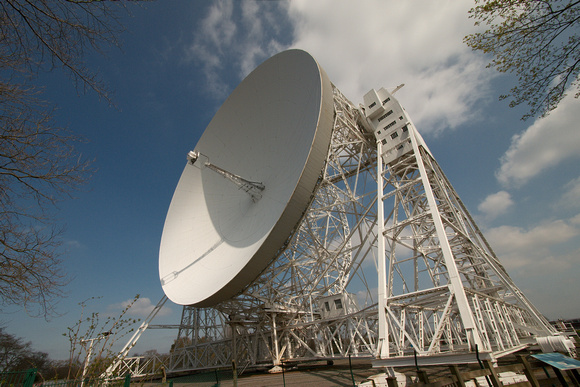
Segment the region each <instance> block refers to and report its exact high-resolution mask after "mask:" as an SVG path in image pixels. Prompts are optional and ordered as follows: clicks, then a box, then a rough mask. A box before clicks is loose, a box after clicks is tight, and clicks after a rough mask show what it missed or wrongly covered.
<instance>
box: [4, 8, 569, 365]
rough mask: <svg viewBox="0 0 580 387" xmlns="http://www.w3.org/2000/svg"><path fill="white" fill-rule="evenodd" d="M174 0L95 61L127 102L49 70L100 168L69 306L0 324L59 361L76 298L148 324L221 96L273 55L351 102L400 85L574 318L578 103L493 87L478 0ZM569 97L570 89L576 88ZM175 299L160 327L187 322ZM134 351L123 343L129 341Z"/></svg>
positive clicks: (72, 260) (68, 237)
mask: <svg viewBox="0 0 580 387" xmlns="http://www.w3.org/2000/svg"><path fill="white" fill-rule="evenodd" d="M354 4H355V3H354V2H352V1H346V0H343V1H340V0H317V1H301V0H298V1H292V2H270V1H244V2H234V1H214V2H207V1H173V2H146V3H144V4H127V8H128V9H129V10H130V11H131V14H132V15H131V17H126V18H124V19H123V24H124V25H125V26H126V28H127V31H126V32H125V33H124V34H123V35H122V36H121V40H122V42H123V47H122V49H121V50H117V49H113V48H111V49H110V50H108V51H107V56H106V57H102V56H97V55H90V56H89V57H88V58H87V61H88V63H89V65H90V67H91V68H93V69H95V70H98V71H99V72H100V74H101V75H102V77H103V78H104V80H105V81H106V82H107V83H108V84H109V85H110V87H111V89H113V90H114V91H115V96H114V101H115V103H116V105H117V108H112V107H110V106H108V105H107V104H106V102H103V101H99V99H98V97H97V96H95V95H94V94H90V93H89V94H86V95H79V94H78V93H77V91H76V90H75V89H74V87H73V85H72V83H71V82H70V81H69V79H68V77H67V76H66V75H65V74H63V73H61V72H59V71H53V72H51V73H47V74H43V75H42V77H41V78H40V80H39V82H40V83H41V84H42V85H44V86H45V97H46V98H47V99H49V100H51V101H54V102H55V103H57V105H58V107H59V110H58V111H57V113H56V115H55V118H56V120H57V122H58V123H59V124H62V125H66V126H68V127H69V128H70V129H71V130H72V131H74V132H75V133H77V134H79V135H82V136H84V137H85V138H86V139H87V142H86V143H83V144H80V145H79V148H80V150H81V151H82V153H83V154H84V155H85V156H86V157H88V158H94V159H95V160H96V161H95V167H96V168H97V173H96V174H95V176H94V177H93V179H92V180H91V182H90V183H89V184H88V185H87V186H86V187H85V189H84V190H83V191H82V192H79V193H77V194H76V198H75V199H74V200H69V201H66V202H63V203H61V205H60V217H61V219H62V222H63V223H66V225H67V231H66V233H65V245H66V246H67V251H68V252H67V254H66V256H65V268H66V270H67V271H68V272H69V274H70V275H71V277H72V278H73V279H72V281H71V283H70V285H69V286H68V288H67V292H68V297H67V298H65V299H63V300H61V302H60V303H59V305H58V312H59V313H60V314H61V315H60V316H56V317H54V318H52V319H51V320H50V321H45V320H43V319H39V318H33V317H30V316H28V314H27V313H26V311H22V310H20V309H19V308H11V309H10V310H5V313H3V315H2V317H0V321H1V322H2V323H3V324H4V325H5V326H6V329H7V331H8V332H9V333H13V334H15V335H18V336H20V337H23V338H25V339H26V340H30V341H32V342H33V346H34V347H35V348H36V349H37V350H41V351H45V352H48V353H49V354H50V355H51V357H53V358H56V359H64V358H66V357H67V355H68V352H67V351H68V343H67V341H66V338H64V337H62V336H61V334H62V333H64V332H65V331H66V328H67V327H68V326H72V325H73V324H74V323H75V322H76V321H77V320H78V318H79V313H80V308H79V306H78V303H79V302H81V301H83V300H86V299H88V298H90V297H100V298H99V299H97V300H93V301H91V302H90V303H89V307H90V309H91V310H93V311H96V312H99V313H100V314H101V315H102V316H106V315H116V314H118V313H119V311H120V309H121V308H122V305H123V303H125V302H126V301H127V300H130V299H132V298H133V296H134V295H135V294H137V293H139V294H140V295H141V297H142V298H141V300H140V301H139V302H138V305H136V307H135V308H134V309H133V311H132V313H133V315H135V316H136V317H144V316H146V315H147V313H148V312H149V311H150V310H151V308H152V307H153V305H154V304H156V303H157V301H158V300H159V299H160V298H161V297H162V296H163V292H162V290H161V286H160V284H159V278H158V273H157V255H158V249H159V241H160V238H161V232H162V229H163V222H164V219H165V214H166V211H167V208H168V206H169V203H170V201H171V196H172V194H173V190H174V188H175V186H176V184H177V181H178V179H179V176H180V174H181V171H182V169H183V166H184V165H185V162H186V159H185V155H186V153H187V151H189V150H190V149H193V148H194V146H195V144H196V142H197V140H198V139H199V137H200V136H201V134H202V133H203V130H204V129H205V127H206V125H207V124H208V123H209V121H210V120H211V118H212V116H213V114H214V113H215V112H216V110H217V109H218V108H219V106H220V105H221V103H222V102H223V100H224V99H225V98H226V97H227V95H228V94H229V92H231V90H233V88H235V86H236V85H237V84H238V83H239V82H240V81H241V80H242V79H243V77H244V76H245V75H247V74H248V73H249V72H250V71H251V70H253V69H254V68H255V67H256V66H257V65H258V64H260V63H261V62H262V61H264V60H265V59H267V58H268V57H270V56H271V55H273V54H275V53H277V52H279V51H282V50H284V49H287V48H301V49H304V50H306V51H308V52H310V53H311V54H312V55H313V56H314V57H315V58H316V59H317V60H318V62H319V63H320V64H321V66H322V67H323V68H324V69H325V70H326V72H327V73H328V75H329V77H330V79H331V80H332V82H333V83H334V84H335V85H336V86H337V87H338V88H339V89H340V90H341V91H342V92H343V94H345V95H346V96H347V98H349V99H350V100H351V101H352V102H353V103H355V104H358V103H360V102H362V96H363V95H364V94H365V93H366V92H367V91H368V90H370V89H371V88H375V89H378V88H380V87H386V88H390V89H392V88H394V87H395V86H397V85H399V84H401V83H404V84H405V87H404V88H403V89H401V90H400V91H398V93H397V98H398V99H399V101H400V102H401V103H402V104H403V106H404V107H405V108H406V110H407V112H408V113H409V114H410V116H411V117H412V118H413V121H414V123H415V125H416V126H417V128H418V130H419V131H420V132H421V133H422V135H423V137H424V138H425V140H426V142H427V143H428V145H429V148H430V149H431V151H432V152H433V154H434V156H435V158H436V159H437V161H438V162H439V164H440V165H441V166H442V168H443V170H444V171H445V173H446V175H447V177H448V178H449V179H450V181H451V183H452V184H453V185H454V187H455V189H456V191H457V192H458V193H459V195H460V197H461V198H462V200H463V201H464V203H465V204H466V206H467V208H468V209H469V210H470V211H471V213H472V215H473V216H474V217H475V219H476V221H477V222H478V225H479V227H480V228H481V229H482V230H483V232H484V234H485V235H486V237H487V238H488V240H489V242H490V243H491V245H492V247H493V248H494V250H495V252H496V254H497V255H498V256H499V258H500V260H501V261H502V263H503V264H504V266H505V267H506V268H507V270H508V272H509V273H510V275H511V276H512V278H513V279H514V281H515V283H516V284H517V285H518V286H519V287H520V288H521V289H522V290H523V291H524V293H525V294H526V295H527V296H528V298H530V299H531V301H532V302H533V303H534V304H535V305H536V306H537V307H538V309H539V310H540V311H541V312H542V313H544V314H545V315H546V316H547V317H548V318H572V317H580V301H579V298H578V297H577V293H578V292H579V291H580V285H579V284H580V282H579V281H578V277H579V275H580V265H579V263H578V257H579V253H580V238H579V235H580V176H579V173H578V163H579V156H580V151H579V149H580V130H578V125H579V124H578V123H579V122H580V109H578V103H579V102H578V100H576V99H573V98H567V99H565V100H564V101H563V102H562V103H561V105H560V107H559V108H558V109H557V110H555V111H554V112H552V114H550V115H549V116H548V117H547V118H544V119H541V120H534V119H529V120H528V121H525V122H522V121H521V120H520V117H521V116H522V115H523V113H524V112H525V111H524V110H523V109H510V108H508V107H507V103H505V102H500V101H498V96H499V95H500V94H502V93H505V92H506V91H508V90H509V88H510V86H511V85H513V82H514V78H513V77H512V76H510V75H499V74H498V73H496V72H495V71H494V70H491V69H487V68H486V67H485V66H486V64H487V63H488V61H489V59H490V58H487V57H485V56H483V55H481V54H479V53H474V52H472V51H471V50H470V49H469V48H468V47H467V46H466V45H465V44H463V43H462V39H463V37H464V36H465V35H467V34H469V33H471V32H473V31H474V27H473V21H472V20H469V19H468V17H467V10H468V9H469V8H470V7H471V6H472V2H471V1H439V2H432V1H426V0H425V1H415V0H413V1H406V2H397V1H381V0H376V1H375V0H373V1H371V0H364V1H360V2H357V3H356V6H355V5H354ZM571 94H573V93H571ZM180 316H181V307H179V306H177V305H169V306H167V307H166V308H165V309H164V310H163V311H162V313H161V314H160V316H159V317H158V318H157V319H156V320H154V322H153V323H154V324H178V323H179V320H180ZM176 334H177V332H175V331H167V330H149V331H147V332H146V333H145V334H144V335H143V337H142V339H141V340H140V342H139V344H138V346H137V347H136V348H135V350H134V351H133V352H143V351H145V350H147V349H150V348H155V349H157V350H158V351H159V352H167V351H168V350H169V347H170V345H171V343H172V342H173V339H174V338H175V336H176ZM122 344H124V343H122Z"/></svg>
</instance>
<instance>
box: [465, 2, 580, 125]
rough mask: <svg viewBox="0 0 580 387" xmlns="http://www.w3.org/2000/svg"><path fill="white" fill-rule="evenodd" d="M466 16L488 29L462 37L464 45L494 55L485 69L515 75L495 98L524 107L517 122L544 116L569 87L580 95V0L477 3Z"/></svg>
mask: <svg viewBox="0 0 580 387" xmlns="http://www.w3.org/2000/svg"><path fill="white" fill-rule="evenodd" d="M470 17H471V18H473V19H475V20H476V23H475V24H476V26H477V25H485V26H486V28H487V30H486V31H484V32H478V33H475V34H472V35H469V36H466V37H465V42H466V43H467V45H469V46H470V47H471V48H473V49H474V50H479V51H482V52H484V53H487V54H491V55H493V60H492V61H491V63H490V64H489V65H488V66H489V67H495V68H496V69H497V70H498V71H500V72H504V73H515V74H516V75H517V76H518V85H517V86H515V87H513V88H512V89H511V90H510V92H509V93H508V94H506V95H502V96H500V99H511V100H510V102H509V105H510V107H514V106H518V105H520V104H522V103H525V104H527V105H528V106H529V111H528V113H526V114H525V115H524V116H523V117H522V119H526V118H529V117H534V116H538V115H539V116H545V115H546V114H548V113H549V112H550V111H551V110H553V109H555V108H556V107H557V106H558V104H559V102H560V101H561V100H562V98H564V96H565V95H566V90H567V89H568V88H570V87H572V89H575V90H576V94H575V97H576V98H578V97H579V96H580V83H579V82H578V75H579V71H580V36H579V34H578V33H579V29H578V26H579V24H578V22H579V20H580V1H577V0H536V1H530V0H476V6H475V7H474V8H472V9H471V10H470Z"/></svg>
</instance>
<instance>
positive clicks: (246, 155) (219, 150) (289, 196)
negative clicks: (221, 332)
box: [159, 50, 333, 306]
mask: <svg viewBox="0 0 580 387" xmlns="http://www.w3.org/2000/svg"><path fill="white" fill-rule="evenodd" d="M332 100H333V99H332V86H331V84H330V81H329V80H328V77H327V76H326V74H325V73H324V71H323V70H322V69H321V68H320V67H319V66H318V64H317V63H316V61H315V60H314V58H312V57H311V56H310V55H309V54H307V53H306V52H304V51H300V50H289V51H285V52H283V53H280V54H278V55H275V56H274V57H272V58H270V59H269V60H267V61H266V62H264V63H263V64H262V65H260V66H259V67H258V68H257V69H256V70H254V71H253V72H252V73H251V74H250V75H248V77H247V78H246V79H244V81H243V82H242V83H241V84H240V85H239V86H238V87H237V88H236V89H235V90H234V91H233V92H232V94H231V95H230V96H229V97H228V99H227V100H226V101H225V102H224V104H223V105H222V107H221V108H220V109H219V111H218V112H217V113H216V115H215V116H214V118H213V119H212V121H211V122H210V124H209V125H208V127H207V129H206V130H205V132H204V134H203V136H202V137H201V139H200V140H199V142H198V144H197V145H196V147H195V149H194V151H193V152H190V153H189V155H188V163H187V164H186V166H185V169H184V171H183V174H182V176H181V179H180V180H179V184H178V186H177V188H176V190H175V194H174V196H173V199H172V201H171V205H170V208H169V211H168V214H167V218H166V221H165V226H164V229H163V236H162V239H161V246H160V253H159V275H160V278H161V284H162V286H163V290H164V292H165V294H166V295H167V296H168V297H169V298H170V299H171V300H172V301H173V302H175V303H178V304H182V305H192V304H193V305H197V306H210V305H213V304H216V303H217V302H220V301H225V300H228V299H229V298H231V297H232V296H234V295H235V294H237V293H239V292H240V291H241V290H242V289H243V288H244V287H245V286H246V285H248V284H249V283H250V282H251V281H252V280H254V279H255V278H256V276H258V274H259V273H260V272H262V271H263V270H264V268H265V267H266V266H267V264H268V263H269V262H271V261H272V259H273V258H274V257H275V255H276V252H277V251H278V250H279V249H280V247H281V246H283V245H284V243H285V242H286V241H287V240H288V238H289V237H290V235H291V233H292V230H293V229H295V228H296V226H297V222H298V221H299V220H300V218H301V216H302V214H303V213H304V211H305V210H306V208H307V206H308V204H309V202H310V200H311V195H312V191H313V190H314V188H315V186H316V184H317V182H318V180H319V178H320V174H321V173H322V170H323V167H324V164H325V160H326V154H327V152H328V146H329V143H330V136H331V130H332V119H333V106H332ZM240 188H242V189H240ZM258 191H259V192H258ZM248 193H249V194H250V195H248Z"/></svg>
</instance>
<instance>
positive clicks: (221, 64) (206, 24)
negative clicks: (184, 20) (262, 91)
mask: <svg viewBox="0 0 580 387" xmlns="http://www.w3.org/2000/svg"><path fill="white" fill-rule="evenodd" d="M285 4H286V3H279V2H257V1H244V2H234V1H232V0H221V1H216V2H213V3H212V4H211V6H210V7H209V11H208V13H207V15H206V17H205V18H204V19H203V20H202V22H201V23H200V25H199V26H198V28H197V29H196V30H195V31H194V39H193V42H192V44H191V46H190V47H189V48H188V52H187V56H188V59H189V60H192V61H194V62H195V63H196V64H198V65H199V66H200V67H201V68H202V71H203V73H204V76H205V79H206V90H207V91H208V92H209V94H210V95H211V96H213V97H215V98H217V99H223V98H225V97H227V95H228V93H229V92H230V84H229V83H228V82H232V81H233V82H234V83H237V81H238V80H240V79H242V78H244V77H245V76H246V75H247V74H248V73H250V72H251V71H252V70H253V69H254V68H255V67H256V66H257V65H258V64H260V63H261V62H262V61H263V60H264V59H266V58H268V57H269V56H271V55H273V54H275V53H277V52H279V51H282V50H283V49H284V46H283V44H282V43H280V41H279V34H280V33H281V31H280V29H279V26H278V24H279V23H280V20H281V19H284V18H285V17H286V16H285V14H286V11H285ZM232 73H233V75H234V76H235V77H237V78H238V79H234V80H232Z"/></svg>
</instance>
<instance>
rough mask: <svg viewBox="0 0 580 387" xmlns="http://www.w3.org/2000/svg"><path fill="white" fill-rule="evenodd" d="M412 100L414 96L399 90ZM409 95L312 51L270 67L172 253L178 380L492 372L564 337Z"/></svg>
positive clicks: (232, 113) (231, 117) (232, 107)
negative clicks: (415, 119)
mask: <svg viewBox="0 0 580 387" xmlns="http://www.w3.org/2000/svg"><path fill="white" fill-rule="evenodd" d="M397 89H398V88H397ZM397 89H395V90H394V91H392V92H389V91H388V90H386V89H384V88H381V89H379V90H371V91H369V92H368V93H367V94H366V95H365V96H364V97H363V103H362V104H361V105H359V106H355V105H354V104H352V103H351V102H350V101H349V100H348V99H347V98H346V97H345V96H344V95H343V94H342V93H341V92H340V91H339V90H338V89H337V88H336V87H335V86H334V85H333V84H332V83H331V82H330V81H329V79H328V77H327V76H326V74H325V72H324V70H322V68H321V67H320V65H319V64H318V63H317V62H316V60H315V59H314V58H312V57H311V56H310V55H309V54H308V53H306V52H304V51H301V50H289V51H285V52H282V53H280V54H277V55H275V56H273V57H272V58H270V59H268V60H267V61H266V62H264V63H263V64H261V65H260V66H259V67H258V68H257V69H256V70H254V71H253V72H252V73H251V74H250V75H249V76H248V77H247V78H246V79H245V80H244V81H243V82H242V83H241V84H240V85H239V86H238V87H237V88H236V89H235V90H234V92H233V93H232V94H231V95H230V97H229V98H228V99H227V100H226V102H225V103H224V105H223V106H222V107H221V108H220V109H219V111H218V112H217V114H216V115H215V117H214V118H213V120H212V121H211V123H210V124H209V126H208V127H207V129H206V131H205V132H204V134H203V136H202V137H201V139H200V140H199V142H198V144H197V145H196V146H195V148H194V149H193V150H192V151H191V152H189V154H188V155H187V163H186V166H185V169H184V171H183V174H182V176H181V179H180V181H179V183H178V186H177V189H176V191H175V194H174V197H173V199H172V202H171V205H170V208H169V211H168V215H167V219H166V223H165V227H164V230H163V236H162V241H161V248H160V258H159V272H160V279H161V284H162V286H163V290H164V291H165V293H166V295H167V297H168V298H169V299H171V300H172V301H174V302H176V303H178V304H181V305H184V306H183V313H182V317H181V323H180V324H179V326H178V328H179V331H178V337H177V340H176V346H175V348H174V349H173V350H172V352H171V354H170V355H171V356H170V359H169V364H167V365H166V369H167V370H169V371H175V372H177V371H186V370H196V369H206V368H215V367H227V366H230V365H231V362H232V361H234V360H235V361H236V362H237V364H238V365H239V367H240V368H243V369H245V368H247V367H258V366H267V365H270V366H277V365H280V364H282V363H283V362H284V361H289V360H292V361H299V360H312V359H336V358H345V357H349V356H352V357H372V358H373V359H374V361H373V365H374V366H376V367H396V366H403V365H415V364H422V365H427V364H443V363H461V362H463V363H465V362H475V361H477V359H479V358H480V359H496V358H498V357H501V356H503V355H506V354H509V353H513V352H516V351H518V350H520V349H523V348H525V347H527V346H529V345H531V344H533V343H536V342H537V340H538V339H540V338H549V339H550V340H549V341H558V340H560V341H559V342H560V343H561V345H563V346H565V345H566V344H565V343H564V341H565V340H564V339H562V338H561V337H559V336H557V334H556V332H555V330H554V329H553V328H552V327H551V325H550V324H549V323H548V321H547V320H546V319H545V318H544V317H543V316H542V315H541V314H540V312H539V311H538V310H537V309H536V308H535V307H534V306H533V305H532V304H531V303H530V302H529V300H528V299H527V298H526V297H525V295H524V294H523V293H522V292H521V291H520V290H519V289H518V288H517V286H516V285H515V284H514V282H513V281H512V279H511V278H510V277H509V275H508V273H507V272H506V270H505V268H504V267H503V265H502V264H501V262H500V260H499V259H498V258H497V256H496V255H495V253H494V252H493V250H492V248H491V246H490V245H489V244H488V242H487V241H486V240H485V238H484V236H483V234H482V233H481V231H480V230H479V228H478V227H477V225H476V224H475V222H474V220H473V218H472V217H471V215H470V214H469V212H468V211H467V209H466V208H465V206H464V205H463V203H462V201H461V200H460V198H459V196H458V195H457V193H456V192H455V190H454V189H453V187H452V185H451V183H450V182H449V180H448V179H447V178H446V177H445V175H444V173H443V171H442V170H441V168H440V167H439V165H438V164H437V162H436V160H435V158H434V157H433V155H432V153H431V152H430V150H429V148H428V147H427V145H426V143H425V141H424V140H423V138H422V137H421V135H420V134H419V132H418V131H417V129H416V128H415V126H414V124H413V123H412V121H411V119H410V117H409V115H408V114H407V112H406V111H405V110H404V109H403V108H402V106H401V104H400V103H399V102H398V101H397V99H396V98H395V97H394V95H393V94H394V92H395V91H396V90H397Z"/></svg>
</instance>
